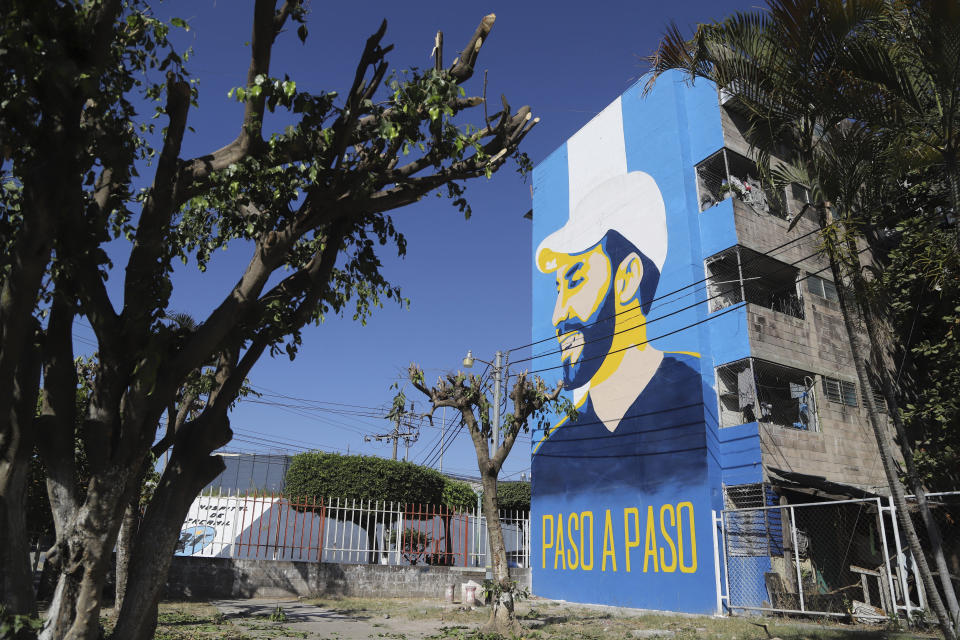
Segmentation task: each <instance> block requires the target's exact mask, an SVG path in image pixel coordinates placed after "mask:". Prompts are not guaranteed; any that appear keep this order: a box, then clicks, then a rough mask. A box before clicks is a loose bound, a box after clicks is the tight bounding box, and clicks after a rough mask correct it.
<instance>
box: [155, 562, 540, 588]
mask: <svg viewBox="0 0 960 640" xmlns="http://www.w3.org/2000/svg"><path fill="white" fill-rule="evenodd" d="M510 574H511V576H513V577H514V579H515V580H517V581H518V582H519V583H520V584H521V585H522V586H526V587H529V586H530V569H511V570H510ZM483 576H484V570H483V569H476V568H472V567H469V568H465V567H432V566H421V565H418V566H413V567H395V566H384V565H378V564H332V563H316V562H288V561H282V560H234V559H231V558H198V557H191V556H177V557H175V558H174V559H173V562H172V563H171V565H170V573H169V574H168V576H167V589H166V597H168V598H185V599H192V598H275V597H284V596H319V595H343V596H359V597H376V598H390V597H401V596H413V597H425V598H442V597H443V595H444V591H445V589H446V587H447V586H448V585H451V584H457V585H459V584H460V583H461V582H466V581H467V580H474V581H476V582H483Z"/></svg>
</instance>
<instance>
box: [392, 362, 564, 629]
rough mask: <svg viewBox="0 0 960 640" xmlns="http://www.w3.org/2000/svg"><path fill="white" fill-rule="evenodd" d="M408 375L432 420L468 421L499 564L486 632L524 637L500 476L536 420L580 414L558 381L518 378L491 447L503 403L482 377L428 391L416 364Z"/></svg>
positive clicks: (460, 377) (441, 382) (455, 377)
mask: <svg viewBox="0 0 960 640" xmlns="http://www.w3.org/2000/svg"><path fill="white" fill-rule="evenodd" d="M408 376H409V378H410V381H411V382H412V383H413V386H414V387H416V388H417V390H419V391H420V392H421V393H423V394H424V395H425V396H427V398H428V399H429V400H430V404H431V409H430V412H429V414H428V415H429V416H430V418H431V420H432V418H433V412H434V411H436V410H437V409H438V408H440V407H451V408H453V409H456V410H457V411H459V412H460V413H461V415H462V416H463V423H464V424H465V425H466V427H467V431H468V432H469V433H470V438H471V439H472V440H473V448H474V450H475V452H476V454H477V466H478V467H479V470H480V482H481V484H482V486H483V497H482V506H483V515H484V517H485V518H486V519H487V535H488V538H489V544H488V547H487V548H488V549H489V553H490V556H491V560H492V566H493V581H494V584H493V585H489V587H490V588H491V590H492V592H493V595H494V598H493V609H492V610H491V612H490V619H489V620H488V622H487V624H486V626H485V627H484V632H486V633H499V634H504V635H509V636H519V635H520V634H521V632H522V627H521V626H520V623H519V622H518V621H517V618H516V615H515V613H514V593H515V592H516V583H515V582H512V581H511V580H510V569H509V567H508V565H507V551H506V546H505V545H504V540H503V529H502V527H501V525H500V510H499V507H498V505H497V477H498V476H499V475H500V469H502V468H503V463H504V462H505V461H506V459H507V456H508V455H510V451H511V450H513V445H514V444H515V443H516V441H517V436H518V435H519V434H520V433H521V432H522V431H523V432H525V431H529V429H530V426H529V425H530V423H531V422H536V423H537V424H538V425H539V426H540V427H541V428H542V427H543V426H544V425H546V424H547V422H548V421H549V420H550V418H551V417H552V416H554V415H555V414H556V413H558V412H560V413H565V414H567V415H571V416H575V411H574V409H573V405H572V403H571V402H570V401H569V400H567V399H566V398H563V397H561V396H560V392H561V391H562V390H563V384H562V383H557V386H556V387H554V388H553V389H552V390H551V389H549V388H548V387H547V386H546V384H545V383H544V382H543V380H541V379H540V378H539V377H536V376H535V377H534V378H533V379H532V380H531V379H530V378H528V376H527V374H526V373H521V374H519V375H517V378H516V381H515V382H514V383H513V386H512V387H510V391H509V395H508V397H509V398H510V401H511V404H512V407H513V411H512V412H511V413H508V414H507V415H506V416H505V418H504V420H503V425H502V428H501V430H500V436H501V437H500V439H499V440H498V441H495V442H493V446H492V449H491V447H489V446H488V444H487V443H488V441H490V440H491V438H493V434H494V431H493V427H494V425H493V422H492V421H491V416H490V412H491V409H492V407H493V403H495V402H499V401H500V399H499V398H491V389H490V384H489V382H486V381H484V380H483V379H482V378H481V377H479V376H476V375H470V376H466V375H465V374H463V373H460V372H458V373H456V374H448V375H447V376H446V378H445V379H444V378H440V379H438V380H437V383H436V384H435V385H434V386H432V387H428V386H427V385H426V384H425V383H424V378H423V371H422V370H421V369H420V367H418V366H417V365H415V364H411V365H410V368H409V370H408Z"/></svg>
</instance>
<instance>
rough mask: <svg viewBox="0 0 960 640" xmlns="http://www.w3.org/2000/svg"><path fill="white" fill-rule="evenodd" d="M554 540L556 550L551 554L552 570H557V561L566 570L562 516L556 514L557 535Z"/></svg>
mask: <svg viewBox="0 0 960 640" xmlns="http://www.w3.org/2000/svg"><path fill="white" fill-rule="evenodd" d="M554 539H555V540H556V541H557V547H556V550H555V551H554V552H553V568H554V569H556V568H557V560H559V561H560V562H561V563H562V564H563V568H564V569H566V568H567V553H566V548H565V547H564V545H563V514H562V513H558V514H557V533H556V535H555V536H554Z"/></svg>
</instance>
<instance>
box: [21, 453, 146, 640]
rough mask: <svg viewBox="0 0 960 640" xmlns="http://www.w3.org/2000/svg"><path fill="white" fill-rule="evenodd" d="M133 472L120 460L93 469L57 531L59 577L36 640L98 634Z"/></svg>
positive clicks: (89, 639)
mask: <svg viewBox="0 0 960 640" xmlns="http://www.w3.org/2000/svg"><path fill="white" fill-rule="evenodd" d="M132 475H133V474H131V473H130V472H129V471H127V468H126V467H124V466H120V465H115V466H113V467H111V468H109V469H107V470H106V471H105V472H104V473H101V474H97V475H95V476H94V478H93V479H92V480H91V481H90V487H89V490H88V491H87V497H86V500H85V501H84V503H83V505H82V506H81V507H80V509H79V511H78V512H77V514H76V516H75V517H74V518H73V522H72V523H71V525H70V527H69V529H68V530H67V531H66V532H65V536H63V537H61V536H58V553H57V555H58V562H59V566H60V579H59V581H58V583H57V588H56V591H55V592H54V597H53V600H52V601H51V603H50V608H49V609H48V613H47V620H46V622H45V624H44V628H43V631H42V632H41V634H40V640H60V639H61V638H64V639H66V640H94V639H96V638H98V637H99V635H100V608H101V606H102V604H103V603H102V598H103V593H102V592H103V584H104V582H105V581H106V576H107V571H108V570H109V568H110V557H111V554H112V552H113V546H114V544H115V543H116V541H117V531H118V529H119V528H120V518H121V514H122V512H123V508H124V505H126V504H127V502H128V501H129V494H130V491H131V489H130V486H129V485H130V484H131V477H132Z"/></svg>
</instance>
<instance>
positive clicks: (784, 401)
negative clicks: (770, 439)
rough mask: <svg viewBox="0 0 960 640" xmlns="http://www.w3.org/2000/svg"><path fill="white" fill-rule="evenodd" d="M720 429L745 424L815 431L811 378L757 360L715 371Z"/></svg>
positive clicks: (735, 362) (771, 363)
mask: <svg viewBox="0 0 960 640" xmlns="http://www.w3.org/2000/svg"><path fill="white" fill-rule="evenodd" d="M716 373H717V395H718V400H719V405H720V406H719V409H720V414H719V418H720V426H721V427H732V426H735V425H738V424H746V423H748V422H760V423H762V424H768V425H771V426H777V427H783V428H787V429H799V430H801V431H819V425H818V420H817V399H816V394H815V393H814V375H813V374H812V373H810V372H809V371H803V370H801V369H794V368H793V367H787V366H784V365H781V364H776V363H774V362H767V361H766V360H760V359H757V358H744V359H743V360H737V361H734V362H730V363H728V364H725V365H721V366H719V367H717V369H716Z"/></svg>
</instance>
